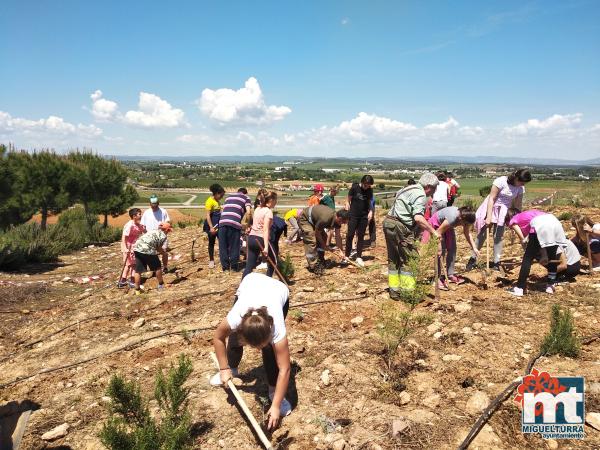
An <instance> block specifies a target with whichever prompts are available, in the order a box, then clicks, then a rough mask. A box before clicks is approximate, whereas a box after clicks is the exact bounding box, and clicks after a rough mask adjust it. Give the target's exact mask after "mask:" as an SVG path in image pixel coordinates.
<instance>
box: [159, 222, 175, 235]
mask: <svg viewBox="0 0 600 450" xmlns="http://www.w3.org/2000/svg"><path fill="white" fill-rule="evenodd" d="M158 228H159V229H160V230H163V231H164V232H165V233H169V232H171V231H173V227H172V226H171V224H170V223H169V222H160V223H159V224H158Z"/></svg>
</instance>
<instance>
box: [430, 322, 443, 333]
mask: <svg viewBox="0 0 600 450" xmlns="http://www.w3.org/2000/svg"><path fill="white" fill-rule="evenodd" d="M443 326H444V324H443V323H441V322H433V323H432V324H431V325H429V326H428V327H427V331H428V332H429V333H431V334H433V333H435V332H436V331H440V330H441V329H442V327H443Z"/></svg>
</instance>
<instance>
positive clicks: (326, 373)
mask: <svg viewBox="0 0 600 450" xmlns="http://www.w3.org/2000/svg"><path fill="white" fill-rule="evenodd" d="M321 382H322V383H323V385H325V386H329V385H330V384H331V379H330V377H329V369H325V370H324V371H323V372H322V373H321Z"/></svg>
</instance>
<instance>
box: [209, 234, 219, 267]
mask: <svg viewBox="0 0 600 450" xmlns="http://www.w3.org/2000/svg"><path fill="white" fill-rule="evenodd" d="M207 234H208V260H209V261H214V260H215V242H217V235H216V234H212V233H210V232H208V233H207Z"/></svg>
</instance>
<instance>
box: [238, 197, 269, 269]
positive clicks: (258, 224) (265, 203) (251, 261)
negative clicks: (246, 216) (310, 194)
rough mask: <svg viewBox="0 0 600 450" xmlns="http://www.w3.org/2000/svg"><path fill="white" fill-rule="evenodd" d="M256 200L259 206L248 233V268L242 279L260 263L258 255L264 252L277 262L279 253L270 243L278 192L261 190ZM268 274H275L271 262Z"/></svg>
mask: <svg viewBox="0 0 600 450" xmlns="http://www.w3.org/2000/svg"><path fill="white" fill-rule="evenodd" d="M256 200H257V202H258V206H257V208H256V209H255V210H254V215H253V217H252V228H251V229H250V233H249V234H248V250H247V251H248V255H247V257H246V269H244V274H243V275H242V279H244V277H245V276H246V275H248V274H249V273H250V272H252V271H253V270H254V268H255V267H256V266H257V264H258V257H259V256H260V255H261V254H262V255H264V256H265V257H267V255H268V256H269V257H270V258H271V261H272V262H273V263H274V264H277V254H276V253H275V251H274V250H273V248H272V247H271V246H270V245H269V233H270V231H271V224H272V223H273V208H274V207H275V205H276V204H277V192H264V191H262V190H261V191H259V193H258V195H257V197H256ZM268 265H269V268H268V269H267V275H268V276H270V277H271V276H273V272H274V270H275V268H274V267H273V265H272V264H271V263H269V264H268Z"/></svg>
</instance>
